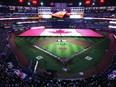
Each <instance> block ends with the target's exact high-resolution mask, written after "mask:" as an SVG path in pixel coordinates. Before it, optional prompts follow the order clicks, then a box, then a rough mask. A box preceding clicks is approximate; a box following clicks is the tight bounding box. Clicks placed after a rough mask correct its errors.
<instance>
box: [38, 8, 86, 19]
mask: <svg viewBox="0 0 116 87" xmlns="http://www.w3.org/2000/svg"><path fill="white" fill-rule="evenodd" d="M83 14H84V12H82V11H75V12H74V11H72V10H71V9H70V8H68V9H64V8H62V9H61V8H56V9H55V8H47V7H46V8H44V9H39V10H38V17H39V18H53V19H68V18H79V19H80V18H83Z"/></svg>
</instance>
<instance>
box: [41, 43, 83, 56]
mask: <svg viewBox="0 0 116 87" xmlns="http://www.w3.org/2000/svg"><path fill="white" fill-rule="evenodd" d="M61 43H62V42H54V43H52V44H48V45H45V46H43V48H44V49H45V50H47V51H49V52H51V53H53V54H55V55H57V56H59V57H61V58H68V57H70V56H72V55H73V54H75V53H76V52H79V51H80V50H82V49H84V47H82V46H80V45H76V44H73V43H69V42H65V45H62V44H61ZM60 48H65V49H64V50H63V49H60Z"/></svg>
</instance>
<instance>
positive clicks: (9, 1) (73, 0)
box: [0, 0, 116, 7]
mask: <svg viewBox="0 0 116 87" xmlns="http://www.w3.org/2000/svg"><path fill="white" fill-rule="evenodd" d="M19 1H20V0H0V4H2V5H15V6H17V5H21V6H28V5H29V4H28V3H30V5H31V6H33V4H32V1H33V0H21V1H23V2H22V3H20V2H19ZM34 1H36V0H34ZM85 1H86V0H37V4H36V5H35V6H40V5H41V2H42V3H43V5H44V6H50V3H67V4H68V5H69V6H74V7H75V6H79V3H81V6H93V3H95V4H94V6H115V5H116V0H104V3H100V2H99V1H100V0H90V1H91V3H90V4H89V5H86V4H85Z"/></svg>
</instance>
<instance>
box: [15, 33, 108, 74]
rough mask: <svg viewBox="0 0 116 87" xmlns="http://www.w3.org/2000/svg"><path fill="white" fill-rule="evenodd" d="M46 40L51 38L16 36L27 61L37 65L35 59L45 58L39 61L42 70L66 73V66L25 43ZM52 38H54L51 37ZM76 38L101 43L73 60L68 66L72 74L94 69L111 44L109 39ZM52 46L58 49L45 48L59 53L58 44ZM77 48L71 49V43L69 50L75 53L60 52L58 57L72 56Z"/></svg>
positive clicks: (18, 45) (68, 46) (16, 40)
mask: <svg viewBox="0 0 116 87" xmlns="http://www.w3.org/2000/svg"><path fill="white" fill-rule="evenodd" d="M45 38H50V37H18V36H17V35H16V36H15V43H16V45H17V47H19V49H20V50H21V51H22V52H23V53H24V54H25V56H26V57H27V59H28V60H32V61H33V64H35V62H36V61H37V59H36V58H35V57H37V56H43V59H41V60H39V61H38V62H39V67H40V68H44V69H45V68H46V69H52V70H56V71H57V72H58V73H65V71H63V70H62V68H63V67H64V66H65V65H63V64H61V63H60V62H58V61H57V59H55V58H54V57H52V56H50V55H48V54H46V53H44V52H42V51H40V50H38V49H36V48H34V47H33V46H31V45H30V44H28V43H27V42H25V41H24V40H29V41H31V42H35V41H37V40H40V39H45ZM51 38H54V37H51ZM69 38H70V37H69ZM71 38H72V37H71ZM74 38H77V39H78V38H79V39H81V40H86V39H87V40H86V41H89V40H90V41H91V42H93V43H96V42H99V41H101V42H100V43H99V44H95V45H94V46H93V47H92V48H91V49H89V50H87V51H85V52H83V53H82V54H79V55H77V56H75V57H74V58H72V62H71V63H69V64H68V65H67V67H69V68H70V71H69V72H68V73H70V74H72V73H77V72H80V71H85V70H87V69H89V68H92V67H93V66H95V65H96V64H98V63H99V62H100V60H101V58H102V57H103V56H104V54H105V52H106V49H108V47H109V44H110V40H109V38H107V39H106V38H100V39H99V38H84V37H74ZM51 45H54V46H53V47H56V48H51V47H49V46H45V47H44V48H46V49H50V50H52V51H53V52H54V53H56V52H55V51H57V50H55V49H58V48H59V46H56V45H57V42H56V43H53V44H51ZM73 46H74V47H73ZM76 47H77V48H78V47H79V46H78V45H77V46H75V45H72V47H71V43H68V45H67V48H70V49H71V50H73V51H72V52H70V50H68V51H67V52H64V51H62V52H60V51H58V52H57V53H58V54H57V55H61V53H63V54H62V56H64V55H71V54H72V53H73V52H76V51H77V48H76ZM81 49H83V48H81V47H80V50H81ZM86 56H90V57H92V60H90V61H89V60H86V59H85V57H86Z"/></svg>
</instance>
